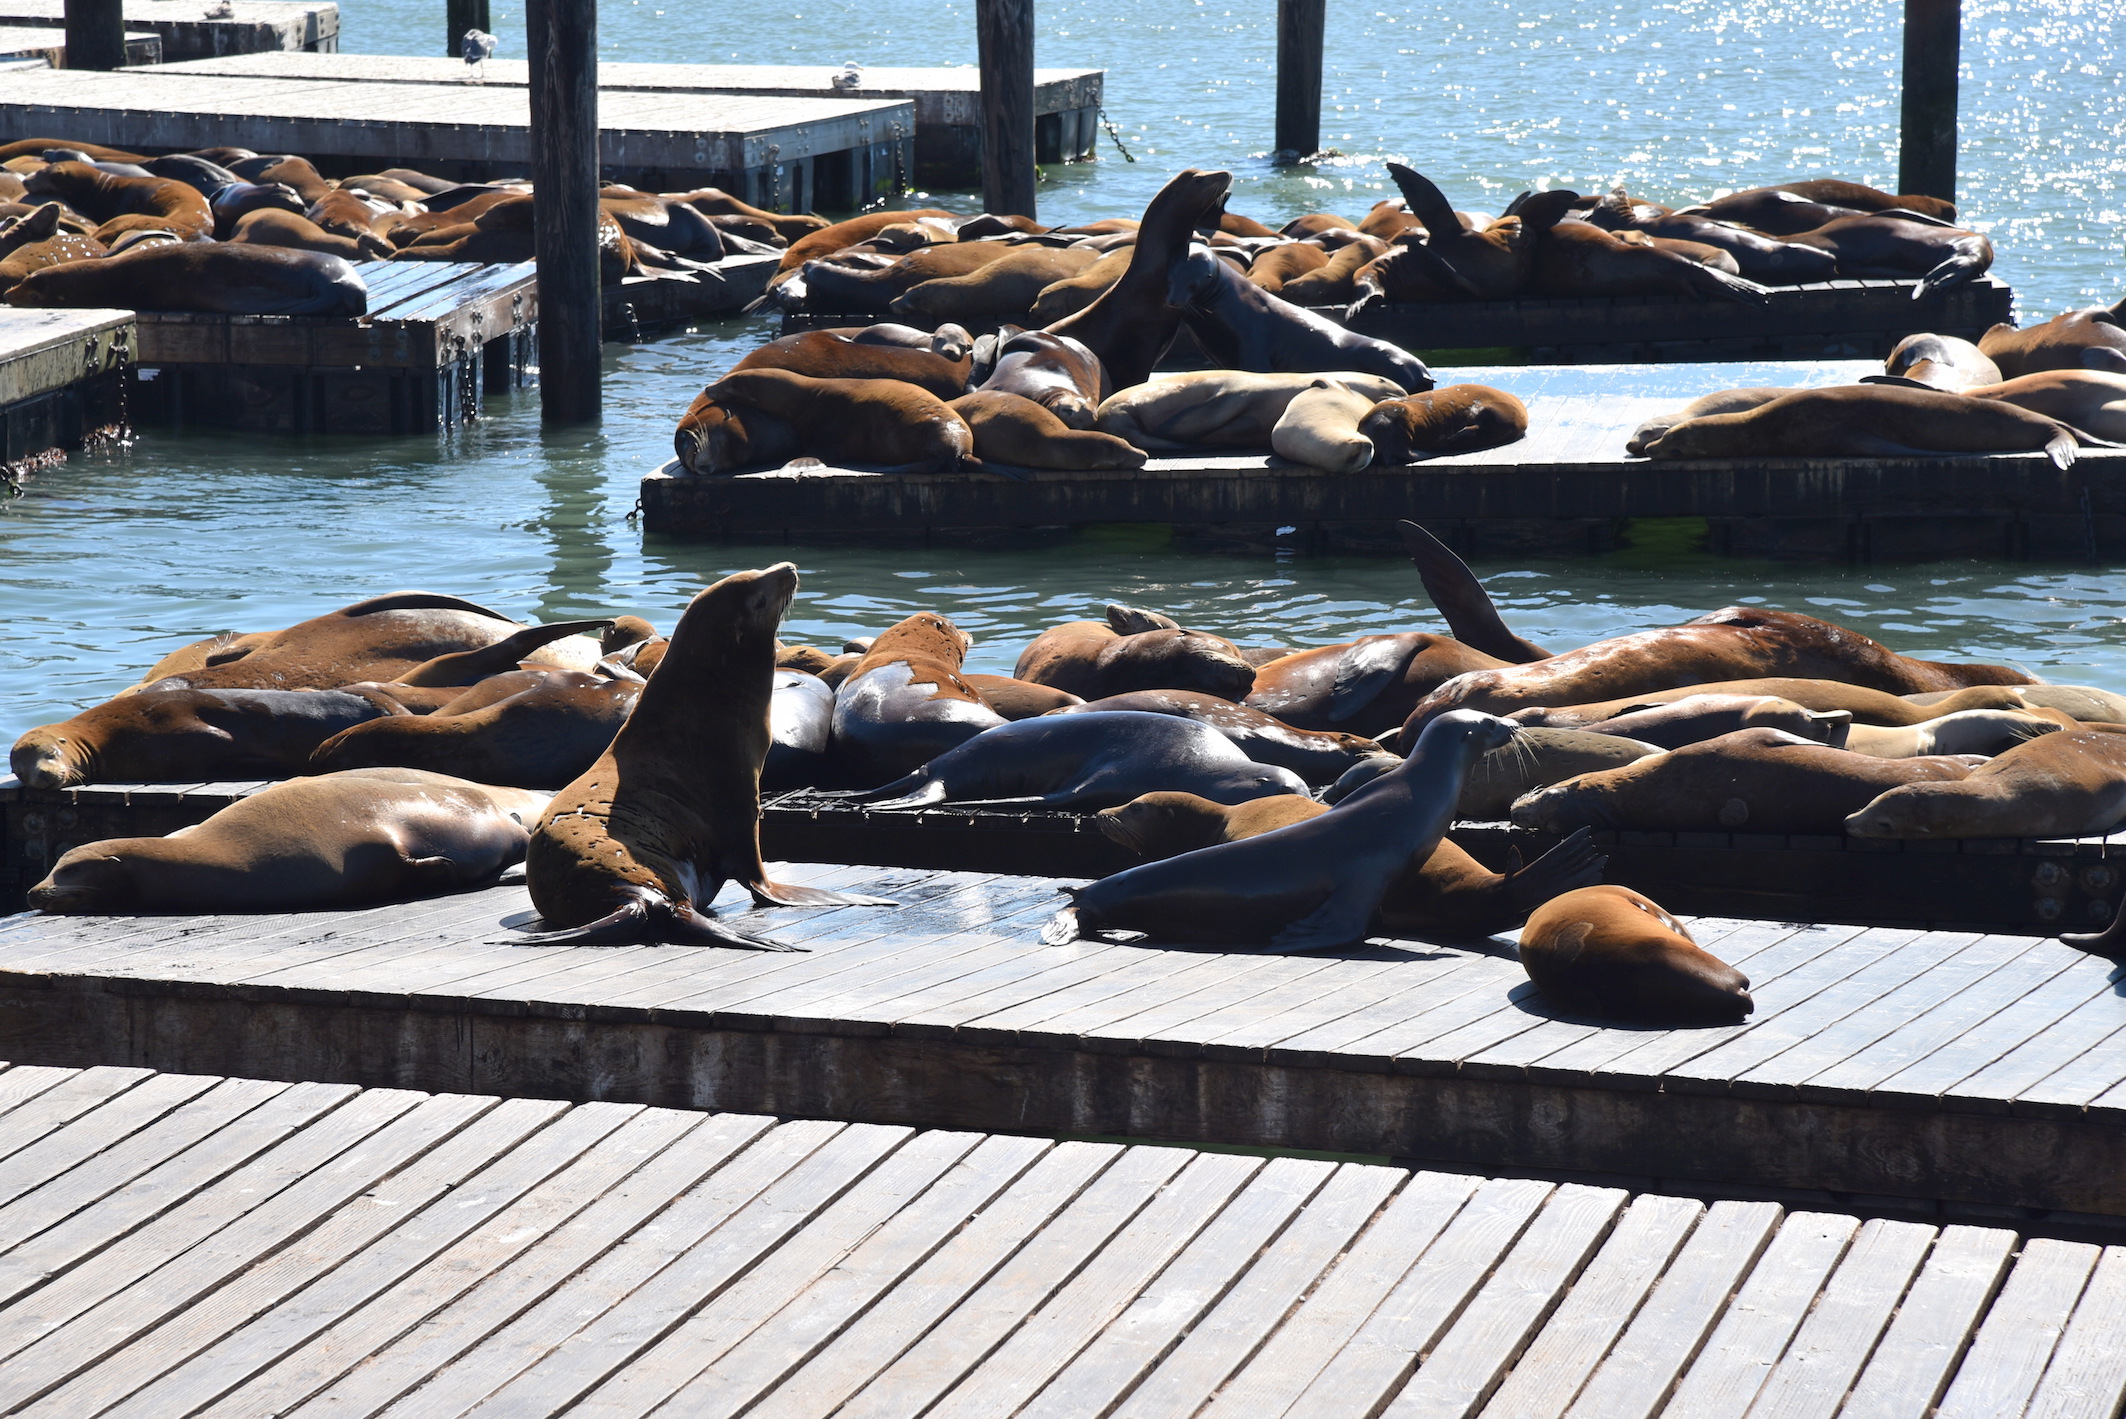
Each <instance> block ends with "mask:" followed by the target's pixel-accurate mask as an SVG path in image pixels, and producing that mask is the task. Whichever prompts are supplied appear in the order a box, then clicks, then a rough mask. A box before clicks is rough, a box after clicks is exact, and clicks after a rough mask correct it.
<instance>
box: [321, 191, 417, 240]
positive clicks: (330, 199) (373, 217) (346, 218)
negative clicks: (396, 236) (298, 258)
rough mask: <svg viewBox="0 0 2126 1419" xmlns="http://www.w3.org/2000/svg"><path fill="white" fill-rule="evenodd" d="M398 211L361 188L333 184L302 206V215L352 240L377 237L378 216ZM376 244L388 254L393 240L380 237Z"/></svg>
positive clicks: (333, 233)
mask: <svg viewBox="0 0 2126 1419" xmlns="http://www.w3.org/2000/svg"><path fill="white" fill-rule="evenodd" d="M395 211H397V208H396V207H395V206H393V204H391V203H389V202H376V201H372V200H371V199H369V198H367V197H364V196H362V195H361V194H360V193H358V192H349V191H347V190H346V189H344V188H337V187H336V188H334V189H333V190H332V191H330V192H328V193H326V194H325V195H324V196H322V197H319V198H317V199H315V200H314V201H312V202H311V203H310V205H309V206H307V207H306V208H304V209H303V215H304V216H306V217H308V218H309V219H310V220H311V221H312V222H315V223H316V224H317V225H318V226H319V227H321V228H323V229H324V230H325V231H328V232H330V233H331V234H332V235H334V236H343V237H346V238H348V239H349V240H350V241H376V240H377V231H376V221H377V218H379V217H381V216H383V215H385V214H386V213H391V212H395ZM377 245H378V246H379V247H380V248H382V249H383V250H384V251H385V252H386V253H387V254H388V252H389V251H390V244H389V243H387V242H381V241H378V242H377Z"/></svg>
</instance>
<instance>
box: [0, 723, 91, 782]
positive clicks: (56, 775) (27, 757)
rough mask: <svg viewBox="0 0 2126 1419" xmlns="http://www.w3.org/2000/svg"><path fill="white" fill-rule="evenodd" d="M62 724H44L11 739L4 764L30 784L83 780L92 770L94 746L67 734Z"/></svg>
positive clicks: (77, 736) (89, 776)
mask: <svg viewBox="0 0 2126 1419" xmlns="http://www.w3.org/2000/svg"><path fill="white" fill-rule="evenodd" d="M66 728H67V726H66V725H64V724H44V725H39V726H38V727H37V728H35V729H32V730H30V731H29V732H28V733H27V734H24V735H23V736H22V737H21V738H20V739H17V740H16V741H15V747H14V749H13V750H12V751H11V752H10V753H9V754H8V756H7V761H8V767H9V768H10V769H12V770H13V771H14V774H15V777H16V778H19V779H21V780H22V782H23V783H24V784H25V785H26V786H27V787H30V788H67V787H70V786H72V785H74V784H77V783H87V782H88V781H89V780H90V778H91V777H92V776H93V775H94V774H95V771H96V750H95V747H94V746H93V745H92V744H90V743H89V742H88V741H87V740H86V739H84V738H82V737H81V736H80V735H77V734H69V733H67V732H65V731H66Z"/></svg>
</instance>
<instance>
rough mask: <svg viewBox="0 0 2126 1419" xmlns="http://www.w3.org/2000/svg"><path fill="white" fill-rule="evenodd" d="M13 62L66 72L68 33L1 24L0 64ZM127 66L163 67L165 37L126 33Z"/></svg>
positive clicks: (51, 27) (47, 27)
mask: <svg viewBox="0 0 2126 1419" xmlns="http://www.w3.org/2000/svg"><path fill="white" fill-rule="evenodd" d="M11 59H42V60H43V61H44V62H45V63H46V64H49V65H50V66H51V67H52V68H54V69H64V68H65V67H66V31H65V30H64V29H63V28H60V27H58V26H55V25H24V24H8V23H6V22H4V21H0V62H5V61H7V60H11ZM125 62H126V63H127V64H160V63H162V36H161V35H159V34H156V33H155V32H154V31H153V30H142V29H134V28H128V29H127V30H126V32H125Z"/></svg>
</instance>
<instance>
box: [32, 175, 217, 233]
mask: <svg viewBox="0 0 2126 1419" xmlns="http://www.w3.org/2000/svg"><path fill="white" fill-rule="evenodd" d="M22 186H23V188H24V190H25V191H27V192H28V193H29V195H30V196H31V197H56V198H58V199H59V200H60V201H61V202H64V203H66V205H67V206H69V207H71V208H73V209H74V210H75V211H77V212H79V213H80V214H81V215H82V216H84V217H88V218H90V219H91V220H93V221H95V222H96V223H98V225H97V228H96V232H95V236H96V240H98V241H100V242H103V243H105V244H106V245H108V244H109V243H111V242H113V241H116V240H117V239H118V237H119V236H121V235H122V234H124V233H126V232H129V231H134V230H137V229H142V228H156V229H159V230H162V231H171V232H175V233H177V234H178V236H180V237H182V238H184V239H185V240H187V241H197V240H200V239H202V238H204V237H208V236H212V235H213V234H214V213H213V211H212V209H210V208H209V207H208V206H207V199H206V198H204V197H202V196H200V195H199V190H198V189H197V188H195V187H192V186H191V185H190V184H188V183H183V182H178V181H175V180H173V179H171V178H166V177H118V176H115V175H113V174H111V173H107V172H99V171H97V170H96V169H95V168H93V167H91V166H90V165H89V164H87V163H54V164H52V165H51V166H50V167H47V168H44V169H42V170H40V171H38V172H33V173H31V174H30V175H29V176H28V177H26V178H24V179H23V182H22Z"/></svg>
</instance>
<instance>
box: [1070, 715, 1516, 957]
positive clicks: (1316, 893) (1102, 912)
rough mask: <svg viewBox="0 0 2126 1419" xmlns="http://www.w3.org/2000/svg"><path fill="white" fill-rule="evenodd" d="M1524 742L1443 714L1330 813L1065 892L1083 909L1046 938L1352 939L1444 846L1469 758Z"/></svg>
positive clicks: (1508, 731)
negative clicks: (1120, 934) (1126, 934)
mask: <svg viewBox="0 0 2126 1419" xmlns="http://www.w3.org/2000/svg"><path fill="white" fill-rule="evenodd" d="M1079 722H1080V723H1085V722H1089V721H1087V720H1084V719H1081V720H1080V721H1079ZM1512 737H1513V727H1512V726H1511V725H1509V724H1507V723H1506V722H1505V721H1504V720H1502V719H1497V718H1495V717H1493V716H1491V715H1486V714H1459V715H1453V716H1449V717H1446V718H1443V719H1441V720H1440V721H1438V722H1437V723H1435V724H1431V725H1427V726H1426V728H1425V733H1424V735H1423V736H1422V737H1421V738H1420V739H1419V740H1418V742H1417V743H1416V744H1415V745H1413V746H1412V748H1411V751H1410V754H1409V756H1408V757H1407V758H1406V759H1404V760H1403V762H1402V764H1401V765H1400V766H1399V767H1397V768H1395V769H1394V770H1392V771H1390V772H1388V773H1385V774H1383V775H1381V776H1380V777H1379V778H1377V779H1375V780H1374V781H1373V782H1372V783H1370V784H1368V785H1366V787H1365V788H1363V789H1361V790H1359V791H1358V792H1357V793H1354V794H1352V795H1351V796H1350V797H1349V798H1347V799H1345V800H1344V801H1343V802H1341V803H1339V804H1337V805H1336V806H1335V807H1334V808H1332V809H1330V810H1329V811H1328V812H1327V813H1324V814H1322V815H1321V816H1320V817H1318V818H1310V819H1308V820H1307V821H1305V822H1302V823H1294V824H1291V825H1290V826H1288V827H1284V828H1279V829H1277V830H1276V831H1274V832H1269V833H1265V834H1263V835H1262V836H1261V837H1256V838H1248V839H1245V840H1243V841H1241V842H1233V843H1221V844H1219V845H1218V846H1216V847H1208V848H1204V849H1202V850H1201V851H1199V852H1191V853H1184V854H1182V855H1181V856H1180V857H1172V858H1168V859H1166V860H1165V861H1163V862H1153V863H1147V864H1146V865H1144V866H1142V867H1132V868H1130V869H1129V870H1128V871H1126V872H1118V873H1116V874H1115V875H1114V876H1112V877H1106V878H1102V879H1101V880H1100V881H1098V882H1094V883H1091V884H1090V885H1088V886H1084V887H1066V888H1064V889H1063V892H1064V894H1065V895H1066V896H1068V897H1069V898H1070V899H1071V905H1069V906H1067V907H1065V908H1064V909H1063V910H1062V911H1060V912H1058V913H1056V915H1055V917H1054V918H1053V919H1052V920H1051V921H1050V922H1049V923H1048V925H1047V927H1046V928H1044V929H1043V931H1042V932H1041V939H1042V941H1044V942H1046V943H1047V944H1049V945H1051V946H1063V945H1067V944H1069V943H1070V942H1072V941H1075V940H1077V939H1078V938H1079V937H1080V936H1097V935H1099V934H1100V933H1102V932H1106V931H1115V930H1123V931H1139V932H1143V933H1145V934H1147V935H1149V936H1151V937H1153V938H1154V939H1157V940H1162V941H1186V942H1202V943H1215V944H1236V945H1237V944H1249V943H1261V944H1266V945H1268V946H1269V947H1270V948H1271V949H1273V950H1277V951H1313V950H1321V949H1326V948H1329V947H1334V946H1344V945H1349V944H1350V943H1352V942H1354V941H1358V940H1360V939H1362V938H1363V937H1364V936H1365V934H1366V932H1367V930H1368V928H1369V927H1371V926H1372V924H1373V921H1374V919H1375V917H1376V916H1377V915H1378V914H1379V912H1380V906H1381V900H1382V898H1383V897H1385V896H1386V894H1387V890H1388V885H1389V883H1391V882H1393V881H1394V880H1395V878H1396V877H1397V876H1398V875H1399V874H1400V873H1401V872H1402V871H1403V870H1404V869H1405V868H1406V867H1408V865H1409V864H1410V862H1411V861H1412V860H1413V859H1418V860H1422V859H1424V858H1427V857H1430V856H1431V855H1432V851H1433V849H1434V848H1436V847H1438V846H1439V842H1440V839H1441V837H1443V836H1444V835H1445V834H1446V831H1447V825H1448V823H1449V822H1451V821H1452V820H1453V817H1454V805H1455V802H1456V800H1457V799H1458V798H1459V797H1460V796H1461V787H1462V775H1463V774H1464V773H1466V772H1467V771H1468V768H1469V765H1470V764H1471V763H1473V762H1474V761H1475V759H1476V758H1477V756H1478V755H1480V754H1483V753H1485V752H1487V751H1489V750H1492V749H1496V748H1498V747H1499V746H1500V745H1503V744H1505V743H1507V742H1508V741H1509V740H1511V739H1512Z"/></svg>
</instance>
